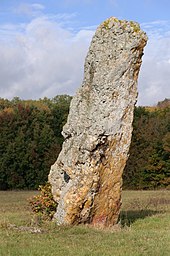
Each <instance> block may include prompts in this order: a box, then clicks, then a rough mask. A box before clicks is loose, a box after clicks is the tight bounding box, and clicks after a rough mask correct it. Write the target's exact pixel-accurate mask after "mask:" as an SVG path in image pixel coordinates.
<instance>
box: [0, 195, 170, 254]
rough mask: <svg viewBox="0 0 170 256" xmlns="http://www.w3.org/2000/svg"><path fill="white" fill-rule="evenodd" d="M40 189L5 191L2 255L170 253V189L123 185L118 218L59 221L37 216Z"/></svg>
mask: <svg viewBox="0 0 170 256" xmlns="http://www.w3.org/2000/svg"><path fill="white" fill-rule="evenodd" d="M36 193H37V192H35V191H0V256H39V255H41V256H46V255H50V256H65V255H66V256H73V255H74V256H140V255H141V256H143V255H144V256H145V255H147V256H152V255H153V256H169V255H170V191H169V190H167V191H166V190H158V191H123V195H122V202H123V203H122V208H121V215H120V220H119V224H118V225H116V226H115V227H113V228H110V229H106V230H102V229H95V228H92V227H89V226H83V225H80V226H77V227H69V226H60V227H58V226H56V224H55V223H54V222H43V221H42V219H41V217H40V216H36V217H35V216H33V215H32V213H31V212H30V208H29V205H28V198H30V197H31V196H33V195H35V194H36Z"/></svg>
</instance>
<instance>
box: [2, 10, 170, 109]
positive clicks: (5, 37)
mask: <svg viewBox="0 0 170 256" xmlns="http://www.w3.org/2000/svg"><path fill="white" fill-rule="evenodd" d="M34 7H35V6H34ZM36 8H38V6H36ZM42 8H43V7H42ZM39 9H41V8H40V7H39ZM74 18H75V14H66V13H65V14H56V15H43V14H41V15H40V16H38V17H33V18H32V20H31V21H30V22H29V23H23V24H17V25H16V24H9V23H8V24H3V25H0V56H1V58H0V78H1V84H0V97H4V98H12V97H14V96H19V97H21V98H23V99H28V98H34V99H35V98H40V97H44V96H47V97H54V96H55V95H57V94H64V93H67V94H74V93H75V91H76V89H77V88H78V87H79V86H80V84H81V81H82V79H83V66H84V59H85V56H86V53H87V51H88V47H89V44H90V41H91V38H92V36H93V34H94V30H95V27H93V26H89V27H84V28H83V27H81V28H79V29H78V28H76V31H75V30H73V29H72V27H73V26H72V25H73V24H72V22H73V23H74ZM142 28H143V30H145V31H146V32H147V34H148V36H149V41H148V44H147V46H146V48H145V52H144V53H145V54H144V56H143V63H142V67H141V72H140V77H139V83H138V84H139V85H138V88H139V98H138V105H153V104H156V103H157V102H158V101H160V100H163V99H164V98H170V90H169V86H170V85H169V83H170V82H169V81H170V22H169V21H154V22H150V23H143V24H142Z"/></svg>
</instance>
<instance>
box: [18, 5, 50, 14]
mask: <svg viewBox="0 0 170 256" xmlns="http://www.w3.org/2000/svg"><path fill="white" fill-rule="evenodd" d="M44 9H45V6H44V5H42V4H39V3H33V4H29V3H21V4H20V5H19V6H18V7H17V8H16V9H15V10H14V11H15V12H16V13H17V14H21V15H27V16H37V15H39V14H40V13H41V12H42V11H43V10H44Z"/></svg>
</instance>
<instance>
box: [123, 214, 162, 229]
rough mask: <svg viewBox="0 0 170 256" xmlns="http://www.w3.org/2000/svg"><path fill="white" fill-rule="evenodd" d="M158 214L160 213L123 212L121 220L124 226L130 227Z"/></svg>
mask: <svg viewBox="0 0 170 256" xmlns="http://www.w3.org/2000/svg"><path fill="white" fill-rule="evenodd" d="M158 213H160V211H153V210H131V211H121V213H120V217H119V220H120V223H121V225H122V226H130V225H131V224H132V223H133V222H135V221H136V220H138V219H145V218H147V217H150V216H153V215H156V214H158Z"/></svg>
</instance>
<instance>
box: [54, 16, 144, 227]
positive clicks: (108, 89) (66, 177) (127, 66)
mask: <svg viewBox="0 0 170 256" xmlns="http://www.w3.org/2000/svg"><path fill="white" fill-rule="evenodd" d="M146 42H147V36H146V34H145V33H144V32H143V31H141V29H140V27H139V25H138V24H137V23H135V22H131V21H130V22H128V21H124V20H118V19H116V18H114V17H111V18H109V19H108V20H106V21H104V22H103V23H102V24H101V25H100V26H99V27H98V28H97V31H96V33H95V35H94V37H93V39H92V42H91V45H90V48H89V52H88V54H87V57H86V60H85V67H84V80H83V83H82V86H81V88H80V89H79V90H78V92H77V94H76V95H75V97H74V98H73V100H72V102H71V106H70V113H69V116H68V120H67V123H66V125H65V126H64V128H63V132H62V134H63V136H64V138H65V142H64V143H63V147H62V151H61V153H60V155H59V157H58V159H57V161H56V163H55V164H54V165H53V166H52V167H51V171H50V174H49V182H50V183H51V185H52V193H53V196H54V199H55V200H56V202H58V207H57V210H56V213H55V215H54V218H56V221H57V222H58V224H79V223H90V224H92V225H95V226H102V227H105V226H112V225H114V224H115V223H116V222H117V220H118V217H119V212H120V206H121V189H122V172H123V169H124V167H125V164H126V161H127V158H128V150H129V146H130V142H131V134H132V121H133V111H134V105H135V103H136V99H137V78H138V73H139V69H140V66H141V58H142V55H143V48H144V46H145V45H146Z"/></svg>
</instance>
